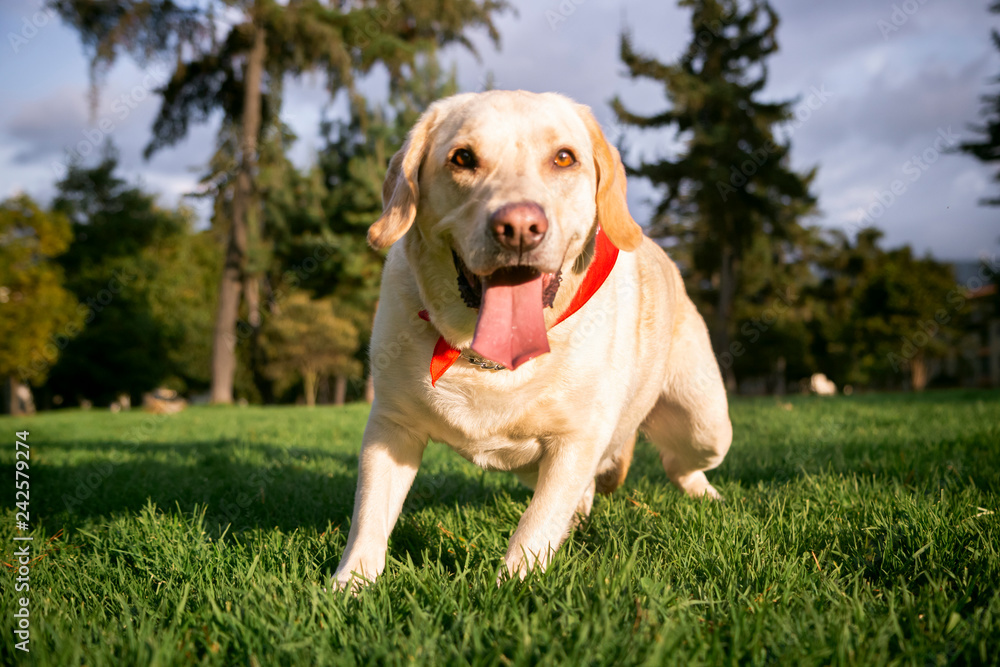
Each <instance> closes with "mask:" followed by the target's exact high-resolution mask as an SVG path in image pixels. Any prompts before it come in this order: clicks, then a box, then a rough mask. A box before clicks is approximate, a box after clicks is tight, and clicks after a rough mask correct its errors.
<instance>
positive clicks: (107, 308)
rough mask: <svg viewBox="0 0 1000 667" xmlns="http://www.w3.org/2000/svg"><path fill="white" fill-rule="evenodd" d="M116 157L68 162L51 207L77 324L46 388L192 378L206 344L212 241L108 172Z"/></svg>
mask: <svg viewBox="0 0 1000 667" xmlns="http://www.w3.org/2000/svg"><path fill="white" fill-rule="evenodd" d="M117 168H118V163H117V157H116V155H115V154H114V152H113V150H110V149H109V150H107V151H106V152H105V154H104V157H103V159H102V160H101V162H100V163H99V164H97V165H95V166H93V167H90V168H87V167H84V166H82V165H79V164H73V165H71V166H70V168H69V170H68V172H67V174H66V177H65V178H64V179H63V180H61V181H60V182H59V183H58V184H57V187H58V195H57V196H56V199H55V201H54V203H53V208H54V210H56V211H58V212H59V213H60V214H62V215H64V216H66V217H67V218H68V219H69V220H70V221H71V222H72V230H73V242H72V243H71V244H70V246H69V248H68V250H67V251H66V253H65V254H63V255H62V256H61V257H60V258H59V262H60V264H61V265H62V268H63V269H64V270H65V272H66V275H67V276H68V278H67V280H66V284H67V287H68V288H69V289H71V290H72V291H73V293H74V294H75V295H76V297H77V298H78V299H79V300H80V302H81V304H82V310H83V314H84V321H85V323H86V328H85V329H84V330H83V331H82V333H80V334H79V335H78V336H77V337H76V338H75V339H74V340H72V341H71V342H70V343H69V344H68V345H67V346H66V350H65V352H64V354H63V355H62V358H61V359H60V360H59V362H58V363H57V364H56V366H55V367H54V368H53V369H52V374H51V377H50V379H49V381H48V383H47V385H46V389H47V390H48V391H49V392H50V393H51V394H57V395H61V396H65V397H67V398H68V399H70V400H73V399H75V398H87V399H89V400H93V401H95V402H97V403H99V404H101V403H104V404H106V403H109V402H110V401H112V400H114V399H115V398H116V397H117V395H118V394H120V393H123V392H125V393H128V394H130V395H131V396H132V397H133V398H136V399H137V398H138V397H139V395H140V394H141V393H143V392H145V391H149V390H150V389H153V388H154V387H156V386H158V385H160V384H163V383H169V384H172V385H173V386H174V388H176V389H180V390H184V389H190V388H192V387H191V386H192V385H193V387H194V388H201V387H202V386H204V382H205V380H207V378H203V377H200V373H203V372H204V371H203V366H204V364H205V363H206V361H207V357H208V350H209V349H210V347H211V345H210V344H211V336H210V334H211V323H210V322H208V321H206V320H205V316H206V315H207V314H209V313H211V311H212V308H213V306H214V303H213V300H214V295H213V293H212V291H211V289H210V283H211V281H212V279H213V278H215V277H216V276H217V273H216V269H215V267H214V266H213V264H214V263H215V262H217V260H218V253H217V251H216V243H215V241H214V239H212V238H211V237H210V236H208V235H206V234H192V233H191V231H190V215H189V214H188V213H186V212H185V211H171V210H166V209H163V208H160V207H159V206H157V204H156V200H155V198H154V197H153V196H152V195H150V194H148V193H146V192H143V191H142V189H140V188H139V187H136V186H134V185H131V184H129V183H127V182H126V181H124V180H123V179H122V178H120V177H119V176H118V175H117V173H116V172H117Z"/></svg>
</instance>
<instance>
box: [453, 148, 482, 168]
mask: <svg viewBox="0 0 1000 667" xmlns="http://www.w3.org/2000/svg"><path fill="white" fill-rule="evenodd" d="M451 163H452V164H454V165H457V166H459V167H462V168H463V169H475V168H476V156H475V155H473V154H472V151H470V150H469V149H468V148H459V149H458V150H457V151H455V152H454V153H452V155H451Z"/></svg>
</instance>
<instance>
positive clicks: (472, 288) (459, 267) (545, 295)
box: [451, 250, 562, 309]
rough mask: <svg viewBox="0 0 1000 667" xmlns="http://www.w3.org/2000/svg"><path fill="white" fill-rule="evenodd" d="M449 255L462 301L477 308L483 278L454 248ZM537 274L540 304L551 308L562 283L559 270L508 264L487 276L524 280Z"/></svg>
mask: <svg viewBox="0 0 1000 667" xmlns="http://www.w3.org/2000/svg"><path fill="white" fill-rule="evenodd" d="M451 257H452V259H453V260H454V262H455V270H456V271H458V292H459V294H461V295H462V301H463V302H464V303H465V305H466V306H468V307H469V308H477V309H478V308H479V307H480V306H481V305H482V301H483V278H481V277H480V276H477V275H476V274H475V273H473V272H472V271H471V270H470V269H469V267H467V266H466V265H465V262H463V261H462V258H461V257H459V256H458V253H457V252H455V251H454V250H452V251H451ZM519 274H521V275H519ZM538 275H540V276H541V277H542V306H543V307H544V308H551V307H552V306H553V304H555V302H556V294H557V293H558V292H559V285H560V284H561V283H562V271H561V270H560V271H557V272H555V273H541V272H539V271H538V270H537V269H533V268H531V267H530V266H508V267H504V268H502V269H497V270H496V271H494V272H493V273H492V274H490V276H489V277H490V278H491V279H492V278H493V277H494V276H496V277H497V278H500V279H503V278H504V277H505V276H506V279H507V280H513V281H515V282H516V281H517V280H518V278H519V277H520V278H523V280H525V281H526V280H530V279H531V278H533V277H535V276H538Z"/></svg>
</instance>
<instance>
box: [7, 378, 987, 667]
mask: <svg viewBox="0 0 1000 667" xmlns="http://www.w3.org/2000/svg"><path fill="white" fill-rule="evenodd" d="M789 406H790V409H789ZM732 414H733V421H734V425H735V432H736V441H735V443H734V446H733V449H732V451H731V453H730V455H729V458H728V459H727V460H726V462H725V463H724V464H723V466H722V467H721V468H720V469H719V470H717V471H714V472H713V473H710V477H711V479H712V482H713V484H714V485H715V486H716V487H717V488H718V489H719V490H720V491H721V492H722V493H723V494H724V495H725V496H726V499H727V502H726V503H725V504H718V503H706V502H698V501H692V500H689V499H686V498H684V497H682V496H681V495H680V494H679V493H677V492H676V491H675V490H674V489H673V488H672V487H670V485H669V484H668V483H667V481H666V478H665V475H664V474H663V471H662V469H661V468H660V467H659V462H658V460H657V457H656V455H655V453H654V452H653V451H652V449H651V448H650V447H649V446H648V445H642V444H640V446H639V447H637V454H636V463H635V465H634V466H633V469H632V472H631V473H630V475H629V478H628V481H627V482H626V484H625V485H624V487H623V488H622V489H620V490H619V491H618V492H616V493H615V494H614V495H612V496H610V497H601V498H598V500H597V501H596V503H595V506H594V513H593V516H592V517H591V519H590V521H588V522H586V523H585V524H584V525H583V526H581V528H580V529H579V530H577V531H576V532H575V533H574V534H573V535H572V536H571V538H570V539H569V540H568V541H567V543H566V544H565V545H564V547H563V548H562V550H561V551H560V554H559V556H558V557H557V559H556V561H555V563H554V564H553V566H552V567H551V569H550V570H549V571H548V572H547V573H546V574H544V575H542V576H532V577H531V578H529V580H528V581H527V582H526V583H508V584H505V585H504V586H502V587H501V588H499V589H497V588H496V587H495V585H494V583H493V582H494V580H495V575H496V572H497V569H498V567H499V565H500V562H501V558H502V555H503V553H504V549H505V547H506V541H507V538H508V537H509V535H510V533H511V531H512V530H513V529H514V527H515V525H516V523H517V520H518V518H519V516H520V514H521V512H522V511H523V510H524V508H525V506H526V504H527V502H528V500H529V497H530V496H529V493H528V492H527V491H526V490H525V489H523V488H522V487H520V486H519V485H518V484H517V483H516V481H515V480H514V478H513V476H511V475H507V474H500V473H483V472H482V471H480V470H479V469H477V468H475V467H474V466H472V465H471V464H468V463H466V462H465V461H464V460H462V459H460V458H459V457H458V456H456V455H455V454H453V453H452V452H451V451H450V450H448V449H447V447H445V446H443V445H437V444H432V445H431V446H430V447H429V448H428V451H427V455H426V457H425V461H424V465H423V467H422V468H421V471H420V474H419V475H418V477H417V480H416V483H415V485H414V488H413V490H412V491H411V493H410V496H409V498H408V500H407V504H406V507H405V509H404V512H403V516H402V518H401V519H400V522H399V524H398V525H397V527H396V530H395V532H394V533H393V537H392V542H391V547H390V565H389V567H388V570H387V572H386V574H385V575H384V576H383V578H382V579H380V580H379V582H378V583H377V584H376V585H375V586H374V587H373V588H371V589H370V590H367V591H365V593H364V594H363V595H361V596H360V597H359V598H356V599H355V598H351V597H344V596H341V595H333V594H330V593H327V592H325V591H324V590H323V587H324V586H326V581H327V579H328V577H329V576H330V574H331V573H332V571H333V569H334V567H335V566H336V563H337V560H338V558H339V556H340V553H341V551H342V549H343V547H344V543H345V533H346V530H347V528H348V526H349V521H350V513H351V508H352V503H353V496H354V484H355V480H356V472H357V471H356V467H357V452H358V448H359V445H360V439H361V433H362V431H363V429H364V422H365V418H366V416H367V406H363V405H352V406H348V407H346V408H340V409H337V408H316V409H311V410H307V409H301V408H199V409H191V410H188V411H187V412H184V413H182V414H179V415H175V416H171V417H166V418H164V417H152V416H149V415H145V414H142V413H140V412H132V413H128V414H119V415H113V414H109V413H105V412H98V411H92V412H62V413H53V414H43V415H39V416H36V417H34V418H30V419H20V420H15V419H11V418H0V427H2V428H5V429H7V431H8V432H9V434H12V433H13V432H14V430H20V429H21V428H28V429H30V431H31V443H32V449H31V452H32V459H31V474H32V486H31V516H32V520H33V521H32V527H33V530H32V535H33V536H34V538H35V540H34V542H33V548H34V555H35V557H36V559H37V560H36V561H35V562H34V563H32V566H31V591H30V600H31V603H30V604H31V607H30V608H31V614H32V643H31V658H32V660H33V662H35V663H37V664H46V665H49V664H50V665H67V664H84V663H85V664H88V665H101V664H191V663H195V662H196V663H199V664H206V665H229V664H259V665H276V664H303V665H307V664H327V663H329V664H333V663H338V664H339V663H373V662H388V663H402V662H408V661H411V660H412V661H416V662H421V663H428V664H449V663H466V662H468V663H474V664H497V663H503V664H536V663H543V664H559V665H562V664H581V663H585V662H586V663H612V662H613V663H615V664H638V663H648V664H683V665H687V664H694V663H699V662H704V663H709V664H719V663H723V662H725V663H727V664H728V663H730V662H740V663H748V664H765V663H781V664H816V665H820V664H833V663H836V664H859V665H861V664H863V665H867V664H882V663H887V662H893V661H899V662H904V663H909V662H917V663H920V664H925V663H926V664H946V663H954V662H960V663H970V662H971V663H986V662H990V661H993V660H996V650H997V644H996V641H997V637H998V636H1000V553H998V550H1000V546H998V545H1000V524H998V518H997V514H995V513H994V512H996V511H997V509H998V504H1000V503H998V502H997V501H998V495H1000V466H998V451H997V443H1000V393H997V392H943V393H928V394H925V395H872V396H855V397H852V398H837V399H829V400H821V399H815V398H804V397H803V398H798V397H793V398H790V399H787V401H786V403H785V404H783V403H780V402H778V401H776V400H774V399H753V400H748V399H737V400H735V401H734V403H733V406H732ZM0 464H2V465H0V467H2V468H3V469H4V472H3V473H2V474H3V475H4V476H5V477H6V478H8V479H11V478H13V449H12V448H11V447H7V448H5V449H4V450H3V452H2V454H0ZM3 512H4V514H3V518H4V521H3V524H2V527H0V537H2V538H3V540H4V541H5V543H7V544H13V542H12V541H11V538H12V537H13V535H14V534H15V530H14V509H13V504H12V501H11V503H9V504H8V506H7V507H5V508H4V510H3ZM9 553H10V550H9V549H8V556H6V557H5V558H4V559H3V560H4V561H6V562H7V563H8V564H9V562H10V561H9V558H10V557H9ZM15 595H23V594H15V593H14V591H13V587H12V586H6V585H5V586H4V588H3V592H2V600H3V608H4V610H5V615H6V616H7V617H8V618H9V617H10V613H12V612H10V611H8V610H12V609H13V608H14V604H15ZM2 647H3V648H2V649H0V657H2V662H3V663H4V664H11V663H12V662H13V661H14V659H15V658H17V657H19V656H16V655H15V652H14V650H13V648H12V645H11V642H10V641H9V640H8V641H5V642H3V644H2Z"/></svg>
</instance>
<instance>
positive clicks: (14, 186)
mask: <svg viewBox="0 0 1000 667" xmlns="http://www.w3.org/2000/svg"><path fill="white" fill-rule="evenodd" d="M512 4H513V5H514V6H515V8H516V13H514V12H510V13H507V14H504V15H502V16H501V17H500V18H499V19H498V21H497V27H498V28H499V31H500V34H501V44H500V46H499V48H495V47H494V46H493V45H492V43H491V42H490V41H489V39H488V38H487V37H486V35H485V34H484V33H482V32H480V33H473V35H472V37H473V42H474V44H475V45H476V47H477V51H478V57H476V56H474V55H473V54H471V53H469V52H468V51H466V50H464V49H462V48H457V47H456V48H448V49H446V50H445V51H444V52H443V53H442V60H443V61H444V63H445V64H446V65H449V64H452V63H453V64H454V66H455V67H456V70H457V75H458V83H459V87H460V89H461V90H462V91H478V90H482V89H484V87H485V85H486V83H487V81H488V80H489V78H490V77H492V82H493V86H494V87H496V88H507V89H524V90H532V91H538V92H541V91H556V92H560V93H563V94H566V95H568V96H570V97H572V98H574V99H576V100H578V101H580V102H583V103H585V104H588V105H590V107H591V108H592V109H593V110H594V113H595V114H596V116H597V118H598V120H599V121H601V123H602V124H603V126H604V128H605V131H606V133H607V134H608V135H609V136H610V137H611V138H612V139H614V140H615V141H619V140H621V141H623V142H624V145H625V146H626V147H627V148H628V150H627V153H626V161H629V160H631V161H633V162H634V161H636V160H639V159H643V158H645V159H655V158H656V157H657V156H658V155H663V154H664V153H666V152H669V151H672V150H675V149H676V144H675V142H674V141H673V139H672V136H671V134H670V132H669V131H660V132H648V131H647V132H639V131H636V130H634V129H629V128H622V127H620V126H618V125H617V124H616V123H615V119H614V115H613V113H612V112H611V109H610V105H609V102H610V100H611V99H612V98H613V97H615V96H616V95H617V96H620V97H621V98H622V100H623V101H624V102H625V105H626V107H628V108H629V109H630V110H632V111H635V112H640V113H650V112H655V111H659V110H662V109H664V108H665V107H666V105H667V101H666V98H665V97H664V94H663V89H662V87H661V86H658V85H656V84H655V83H652V82H649V81H643V80H631V79H629V78H628V77H627V74H626V72H625V67H624V65H622V63H621V62H620V60H619V58H618V47H619V39H620V35H621V33H622V31H623V30H628V31H629V32H630V33H631V35H632V39H633V44H634V46H635V48H636V49H637V50H639V51H640V52H643V53H646V54H649V55H653V56H655V57H657V58H659V59H660V60H662V61H665V62H669V61H672V60H674V59H676V57H677V55H678V54H679V53H680V52H681V51H682V50H683V49H684V48H685V47H686V45H687V43H688V42H689V41H690V34H689V13H688V11H687V10H684V9H682V8H678V7H677V6H676V3H675V2H671V1H669V0H634V1H630V0H617V1H615V0H515V1H514V2H513V3H512ZM988 4H989V2H988V0H893V1H889V0H841V1H840V2H836V3H834V2H815V0H772V6H773V7H774V8H775V10H776V11H777V12H778V14H779V16H780V18H781V24H780V27H779V29H778V42H779V46H780V51H779V52H778V53H777V54H775V55H774V56H772V57H771V58H770V59H769V61H768V70H769V78H768V85H767V87H766V88H765V89H764V91H763V97H764V99H768V100H783V99H792V100H795V103H794V107H793V108H794V110H795V119H794V120H793V121H791V122H790V123H789V124H788V125H787V126H786V127H785V128H783V129H782V133H783V136H786V137H788V139H789V140H790V142H791V145H792V151H791V155H792V166H793V167H794V168H795V169H797V170H801V171H805V170H808V169H811V168H813V167H818V174H817V177H816V180H815V182H814V188H813V190H814V192H815V194H816V195H817V196H818V200H819V210H820V213H819V215H818V216H817V217H816V219H815V220H814V222H815V223H816V224H820V225H823V226H827V227H834V228H840V229H843V230H845V231H847V232H849V233H853V232H855V231H857V229H859V228H860V227H861V226H863V225H866V224H874V225H875V226H877V227H879V228H881V229H882V230H884V232H885V235H886V237H885V245H886V246H887V247H893V246H898V245H901V244H904V243H905V244H909V245H911V246H912V247H913V248H914V250H915V251H916V252H918V253H919V254H924V253H930V254H932V255H933V256H934V257H937V258H938V259H943V260H969V259H975V258H978V257H982V256H990V255H993V254H994V253H997V252H1000V208H996V207H993V208H990V207H984V206H981V205H979V200H980V199H982V198H984V197H995V196H997V195H1000V183H996V182H993V181H992V178H993V174H995V173H996V169H997V167H996V166H994V167H992V168H990V167H987V166H984V165H982V164H981V163H979V162H977V161H976V160H974V159H972V158H970V157H969V156H966V155H963V154H954V153H952V152H951V151H950V150H949V148H950V147H951V146H954V145H955V143H956V142H958V141H962V140H967V139H971V138H974V137H975V135H974V134H973V133H972V132H971V131H970V129H969V125H970V124H971V123H976V122H979V121H980V120H981V116H980V112H981V109H982V104H981V97H982V95H984V94H987V93H991V92H992V93H996V92H1000V85H998V84H996V83H995V81H996V79H997V76H998V75H1000V52H998V51H997V50H996V49H995V48H994V47H993V46H992V44H991V42H990V30H991V28H994V27H996V28H1000V15H997V14H990V13H989V12H988V11H987V6H988ZM0 35H2V36H3V41H2V42H0V54H2V55H0V93H2V94H3V99H5V100H6V101H7V103H6V104H4V105H0V197H6V196H10V195H13V194H15V193H18V192H27V193H28V194H30V195H32V196H34V197H36V198H38V199H40V200H42V201H48V200H49V199H50V198H51V197H52V195H53V194H54V191H55V188H54V183H55V181H56V180H57V178H58V176H60V175H61V173H62V170H63V169H64V166H65V163H66V161H67V155H68V152H67V151H74V152H77V153H79V154H81V155H84V157H87V156H89V157H91V158H93V157H95V156H96V155H97V154H98V153H99V147H100V145H101V144H102V143H103V141H104V139H105V138H108V137H110V138H111V139H112V140H113V141H114V143H115V144H116V145H117V147H118V150H119V154H120V158H121V165H122V169H123V171H124V173H125V174H126V176H127V177H128V178H130V179H132V180H134V181H136V182H138V183H141V184H142V185H143V186H144V187H146V188H148V189H149V190H151V191H153V192H156V193H158V195H159V196H160V200H161V202H162V203H163V204H164V205H168V206H173V205H175V204H176V203H177V202H178V201H182V200H183V201H185V202H187V203H189V204H191V203H192V200H191V199H190V198H187V197H185V194H186V193H189V192H191V191H193V190H194V189H195V184H196V183H197V180H198V175H199V173H201V171H202V169H203V167H204V166H205V164H206V162H207V160H208V158H209V156H210V155H211V153H212V150H213V145H214V139H215V133H216V130H217V124H218V118H216V119H214V122H210V123H208V124H205V125H199V126H194V127H193V129H192V130H191V132H190V134H189V136H188V138H187V139H186V140H185V141H184V142H182V143H180V144H178V145H177V146H175V147H172V148H168V149H165V150H162V151H160V152H158V153H157V154H155V155H154V157H153V158H152V159H151V160H149V161H145V160H143V158H142V149H143V147H144V146H145V145H146V143H147V142H148V140H149V138H150V136H151V134H150V128H151V126H152V122H153V119H154V117H155V115H156V112H157V110H158V108H159V103H158V99H157V97H156V95H155V93H154V92H153V91H154V90H155V88H156V87H157V86H158V85H159V84H161V83H162V82H163V81H164V80H165V79H166V77H167V76H168V74H169V70H168V69H167V68H166V67H165V66H162V65H157V64H156V63H153V64H151V65H148V66H147V67H145V68H142V67H140V66H138V65H137V64H136V63H135V62H134V61H132V60H130V59H129V58H128V57H127V56H126V57H124V58H122V59H120V60H119V61H118V63H116V65H115V66H114V67H113V68H112V69H111V71H109V72H108V73H107V75H106V77H105V78H104V79H103V82H102V85H101V88H100V95H99V101H98V106H97V113H96V115H95V114H92V113H91V112H90V102H89V96H88V91H89V78H88V77H89V74H88V73H89V65H88V58H87V55H86V54H85V52H84V50H83V48H82V46H81V44H80V40H79V37H78V36H77V34H76V33H75V32H74V31H73V30H71V29H70V28H68V27H67V26H65V25H64V24H62V23H61V21H60V20H59V19H58V18H57V17H55V16H50V15H48V14H47V13H46V12H45V11H44V10H42V9H41V4H40V1H39V0H3V1H2V2H0ZM384 85H385V79H384V77H380V76H379V75H378V74H376V75H375V76H373V77H371V80H369V81H367V82H366V83H365V87H366V89H368V90H369V91H371V92H372V93H373V94H377V92H378V91H380V90H382V89H384ZM285 91H286V92H285V101H284V106H283V109H282V118H283V119H284V120H285V122H286V123H288V124H289V125H290V126H291V127H292V128H293V129H294V130H295V132H296V133H297V135H298V136H299V140H298V142H297V143H296V145H295V147H294V148H293V159H294V161H295V162H296V163H297V164H299V165H300V166H304V165H307V164H309V163H310V162H312V161H313V160H314V159H315V156H316V152H317V150H319V148H320V146H321V142H320V140H319V138H318V125H319V120H320V118H321V116H322V114H323V113H324V112H325V113H328V114H329V113H334V114H335V113H337V111H338V108H340V107H342V105H339V106H338V104H337V103H336V102H334V103H333V104H331V100H330V98H329V95H328V93H327V92H326V90H325V86H324V82H323V80H322V78H321V77H319V76H307V77H306V78H304V79H300V80H294V81H289V82H287V84H286V89H285ZM629 187H630V192H629V204H630V207H631V208H632V211H633V215H634V217H635V218H636V219H637V220H639V221H640V222H644V221H645V220H648V218H649V215H650V212H651V208H652V205H651V202H652V201H655V199H656V197H657V192H656V190H655V189H653V188H652V186H650V185H649V184H648V183H646V182H643V181H642V180H641V179H632V180H631V181H630V184H629ZM201 206H202V208H201V209H200V211H201V214H202V215H204V204H202V205H201Z"/></svg>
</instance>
